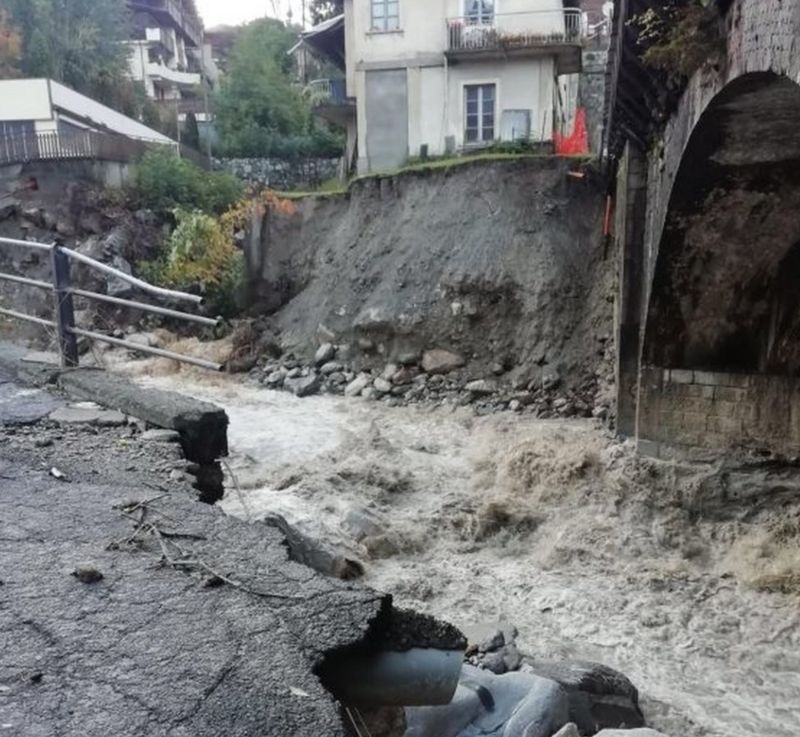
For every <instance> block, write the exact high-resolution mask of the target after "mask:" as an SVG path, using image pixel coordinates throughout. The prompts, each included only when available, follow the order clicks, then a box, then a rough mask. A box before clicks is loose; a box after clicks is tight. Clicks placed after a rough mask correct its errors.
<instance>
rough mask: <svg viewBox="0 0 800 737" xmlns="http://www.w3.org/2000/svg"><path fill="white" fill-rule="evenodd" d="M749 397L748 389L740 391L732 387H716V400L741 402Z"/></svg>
mask: <svg viewBox="0 0 800 737" xmlns="http://www.w3.org/2000/svg"><path fill="white" fill-rule="evenodd" d="M746 397H747V390H746V389H738V388H735V387H732V386H715V387H714V399H716V400H723V401H726V402H737V403H738V402H741V401H743V400H744V399H745V398H746Z"/></svg>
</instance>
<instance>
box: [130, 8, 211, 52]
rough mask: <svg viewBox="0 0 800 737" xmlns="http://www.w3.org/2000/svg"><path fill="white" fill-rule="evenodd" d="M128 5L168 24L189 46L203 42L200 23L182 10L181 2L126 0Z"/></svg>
mask: <svg viewBox="0 0 800 737" xmlns="http://www.w3.org/2000/svg"><path fill="white" fill-rule="evenodd" d="M128 7H129V8H130V9H131V10H133V11H144V12H146V13H150V14H151V15H153V16H155V17H156V18H157V19H158V20H159V22H161V23H168V24H170V25H171V26H172V27H173V28H175V30H177V31H178V32H179V33H181V34H182V35H183V36H184V38H185V39H186V41H188V43H189V45H190V46H200V45H201V44H202V42H203V28H202V25H201V24H200V22H199V20H197V19H195V18H193V17H192V16H190V15H189V14H188V13H186V12H184V9H183V4H182V3H181V2H179V1H178V0H128Z"/></svg>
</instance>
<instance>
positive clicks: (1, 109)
mask: <svg viewBox="0 0 800 737" xmlns="http://www.w3.org/2000/svg"><path fill="white" fill-rule="evenodd" d="M52 117H53V114H52V111H51V108H50V92H49V91H48V88H47V80H46V79H7V80H2V81H0V121H9V120H41V121H45V120H50V119H52Z"/></svg>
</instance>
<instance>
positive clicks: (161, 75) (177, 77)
mask: <svg viewBox="0 0 800 737" xmlns="http://www.w3.org/2000/svg"><path fill="white" fill-rule="evenodd" d="M146 72H147V76H148V77H156V78H158V79H163V80H164V81H165V82H172V83H173V84H177V85H180V86H185V87H195V86H197V85H199V84H200V83H201V81H202V78H201V77H200V75H199V74H195V73H194V72H181V71H179V70H177V69H170V68H169V67H168V66H166V65H165V64H158V63H157V62H152V61H151V62H148V63H147V68H146Z"/></svg>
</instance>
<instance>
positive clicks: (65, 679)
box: [0, 377, 386, 737]
mask: <svg viewBox="0 0 800 737" xmlns="http://www.w3.org/2000/svg"><path fill="white" fill-rule="evenodd" d="M58 403H59V400H57V399H55V398H52V397H49V396H48V395H47V394H45V393H37V394H29V393H27V390H23V389H21V388H20V387H19V386H17V385H15V384H14V383H13V382H11V381H9V379H8V378H7V377H6V378H2V377H0V411H2V413H3V414H2V415H0V736H3V737H4V736H5V735H8V736H9V737H11V735H14V736H16V735H20V736H22V735H24V736H25V737H40V736H41V737H52V735H80V736H81V737H93V736H97V737H109V735H114V736H115V737H124V736H125V735H131V736H133V735H136V736H137V737H140V736H141V735H148V737H151V736H152V737H155V736H157V735H170V736H171V737H178V736H185V737H204V736H206V735H209V736H210V735H215V736H217V735H218V736H219V737H222V736H223V735H224V736H225V737H233V736H234V735H242V736H244V735H248V736H249V735H264V736H266V735H269V737H282V736H283V735H285V736H286V737H290V736H291V737H303V736H305V735H307V736H308V737H320V736H321V735H325V737H336V736H337V735H344V734H345V731H344V728H343V726H342V722H341V719H340V716H339V711H338V708H337V705H336V704H335V702H334V701H333V699H332V698H331V697H330V695H329V694H328V693H327V692H326V691H325V690H324V689H323V688H322V686H321V685H320V683H319V682H318V681H317V679H316V678H315V676H314V675H313V673H312V671H313V668H314V667H315V666H316V665H317V664H318V663H319V662H320V660H321V659H322V657H323V654H324V653H325V652H326V651H327V650H330V649H332V648H336V647H341V646H344V645H348V644H351V643H354V642H358V641H360V640H361V639H362V638H363V637H364V636H365V635H366V633H367V632H368V630H369V629H370V626H371V623H372V622H373V621H374V619H375V618H376V616H377V615H378V613H379V610H380V609H381V606H382V605H383V604H385V603H386V602H385V601H384V597H382V596H381V595H379V594H377V593H375V592H372V591H369V590H367V589H365V588H363V587H360V586H357V585H353V584H348V583H345V582H341V581H338V580H336V579H332V578H327V577H324V576H322V575H320V574H317V573H316V572H314V571H312V570H311V569H309V568H306V567H304V566H301V565H299V564H296V563H293V562H290V561H288V560H287V553H286V547H285V544H284V538H283V535H282V534H281V533H280V532H279V531H278V530H277V529H275V528H273V527H268V526H266V525H261V524H247V523H244V522H242V521H239V520H237V519H235V518H232V517H227V516H225V515H224V514H223V513H222V512H221V511H220V510H218V509H217V508H215V507H212V506H208V505H204V504H201V503H199V502H197V501H195V500H194V499H193V498H192V496H191V495H190V494H189V493H184V491H174V490H172V489H167V490H166V493H165V491H162V490H160V489H159V488H158V486H157V485H156V484H153V483H152V479H150V478H149V477H146V476H144V475H142V474H140V473H138V472H137V467H138V466H141V465H150V466H155V465H156V464H158V463H161V462H162V460H163V459H164V458H168V457H170V456H168V455H165V451H164V452H161V451H156V450H155V445H153V448H154V450H152V451H150V450H148V448H147V447H146V444H145V443H143V442H142V441H135V439H133V438H127V437H126V435H125V432H126V428H108V429H105V428H96V427H95V428H91V429H87V430H86V431H85V432H86V435H85V438H84V441H82V436H81V434H80V433H79V432H73V431H69V432H67V433H61V432H60V431H59V428H58V427H56V428H53V427H52V426H51V425H52V423H51V422H50V421H49V420H43V421H41V422H40V423H39V424H38V425H37V424H34V425H30V424H27V423H31V422H34V421H35V419H36V416H37V415H38V416H39V417H44V416H45V415H47V414H49V412H50V411H52V409H53V406H51V404H54V405H58ZM45 410H46V411H45ZM4 423H5V428H4V427H3V424H4ZM20 423H26V424H25V425H23V424H20ZM89 439H92V440H93V443H92V445H91V448H92V450H91V452H88V451H86V452H85V454H84V458H83V461H82V462H79V461H78V460H77V459H79V458H80V453H81V450H82V448H88V447H89V444H88V442H89ZM98 441H99V442H98ZM151 445H152V444H151ZM170 452H171V453H173V454H174V453H176V452H177V451H176V450H175V449H174V445H173V448H172V449H170ZM59 458H66V459H67V461H66V462H65V463H62V465H64V466H65V467H66V468H67V473H66V474H65V476H66V479H67V480H58V479H57V478H55V477H54V476H53V475H51V472H50V469H51V468H52V467H53V465H56V463H57V462H58V459H59ZM104 466H105V467H107V470H108V473H104ZM126 469H128V470H126ZM112 472H113V473H112ZM110 477H113V483H108V482H107V480H106V479H108V478H110ZM143 478H148V480H147V482H144V481H143V480H142V479H143ZM175 486H176V487H179V488H180V485H179V484H175ZM76 571H77V573H78V574H79V576H76V575H75V573H76ZM98 574H99V575H102V578H99V579H98V580H96V581H93V582H88V581H89V580H90V579H92V578H95V577H97V575H98ZM81 579H84V580H85V581H87V582H84V581H82V580H81Z"/></svg>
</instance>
